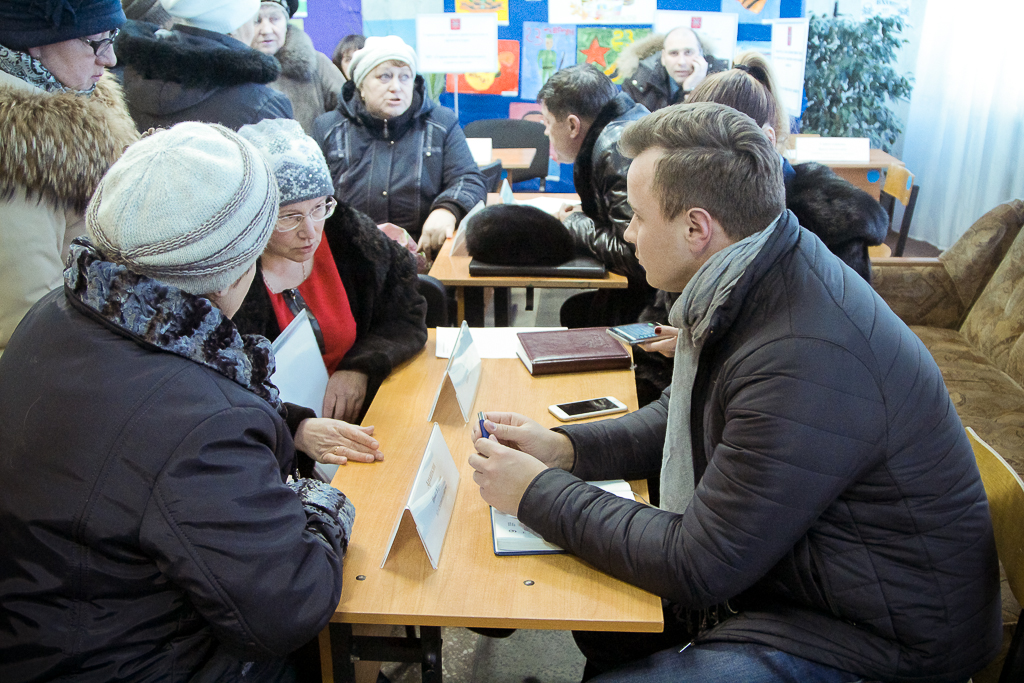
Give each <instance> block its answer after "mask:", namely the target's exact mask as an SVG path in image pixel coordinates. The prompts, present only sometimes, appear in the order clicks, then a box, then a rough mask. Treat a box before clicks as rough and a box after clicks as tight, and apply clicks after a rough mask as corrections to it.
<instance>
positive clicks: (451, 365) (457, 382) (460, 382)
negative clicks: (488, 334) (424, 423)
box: [427, 321, 483, 422]
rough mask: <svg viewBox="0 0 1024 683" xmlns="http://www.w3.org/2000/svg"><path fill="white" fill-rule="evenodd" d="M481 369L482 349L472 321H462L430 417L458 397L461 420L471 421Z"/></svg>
mask: <svg viewBox="0 0 1024 683" xmlns="http://www.w3.org/2000/svg"><path fill="white" fill-rule="evenodd" d="M482 371H483V364H482V363H481V362H480V352H479V351H478V350H477V348H476V344H474V343H473V335H472V334H470V331H469V325H467V324H466V321H462V327H460V328H459V334H458V336H457V337H456V338H455V343H454V344H453V345H452V353H451V356H450V357H449V358H448V367H447V368H445V371H444V377H442V378H441V384H440V386H438V387H437V394H436V395H435V396H434V404H433V405H432V406H431V407H430V415H428V416H427V419H428V420H434V416H435V415H440V414H445V412H446V411H445V410H444V409H445V408H446V407H447V405H449V404H450V403H451V402H452V401H455V402H456V403H458V406H459V411H460V412H461V413H462V421H463V422H467V421H469V416H470V414H471V413H472V411H473V403H475V402H476V392H477V389H479V388H480V376H481V373H482Z"/></svg>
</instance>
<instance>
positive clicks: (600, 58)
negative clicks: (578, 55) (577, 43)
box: [580, 38, 611, 66]
mask: <svg viewBox="0 0 1024 683" xmlns="http://www.w3.org/2000/svg"><path fill="white" fill-rule="evenodd" d="M610 49H611V48H609V47H601V44H600V43H598V42H597V38H594V39H593V40H591V41H590V47H588V48H587V49H586V50H580V52H582V53H583V54H585V55H586V56H587V61H586V64H591V63H593V64H600V65H601V66H608V64H606V63H605V61H604V53H605V52H608V50H610Z"/></svg>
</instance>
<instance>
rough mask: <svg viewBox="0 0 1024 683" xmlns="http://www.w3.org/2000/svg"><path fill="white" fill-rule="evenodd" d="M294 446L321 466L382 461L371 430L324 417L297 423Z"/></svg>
mask: <svg viewBox="0 0 1024 683" xmlns="http://www.w3.org/2000/svg"><path fill="white" fill-rule="evenodd" d="M295 447H296V448H297V449H299V450H300V451H302V452H303V453H305V454H307V455H308V456H309V457H311V458H313V459H314V460H316V461H317V462H320V463H323V464H325V465H344V464H345V463H347V462H348V461H349V460H352V461H354V462H374V461H376V460H383V459H384V454H383V453H381V452H380V450H379V448H380V444H379V443H378V442H377V439H375V438H373V427H359V426H357V425H353V424H349V423H348V422H342V421H341V420H333V419H330V418H326V417H311V418H309V419H306V420H303V421H302V422H301V423H299V428H298V430H296V432H295Z"/></svg>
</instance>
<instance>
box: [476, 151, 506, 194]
mask: <svg viewBox="0 0 1024 683" xmlns="http://www.w3.org/2000/svg"><path fill="white" fill-rule="evenodd" d="M479 168H480V172H481V173H483V174H484V185H486V186H487V191H488V192H497V191H498V188H499V187H501V171H502V168H501V159H498V160H497V161H492V162H491V163H489V164H484V165H483V166H479Z"/></svg>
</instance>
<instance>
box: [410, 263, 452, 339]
mask: <svg viewBox="0 0 1024 683" xmlns="http://www.w3.org/2000/svg"><path fill="white" fill-rule="evenodd" d="M417 277H418V278H419V282H418V283H417V284H416V289H417V291H419V293H420V294H422V295H423V298H424V299H426V300H427V327H448V290H447V288H446V287H445V286H444V285H443V284H442V283H441V281H440V280H438V279H437V278H435V277H430V276H429V275H424V274H422V273H420V274H419V275H418V276H417Z"/></svg>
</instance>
